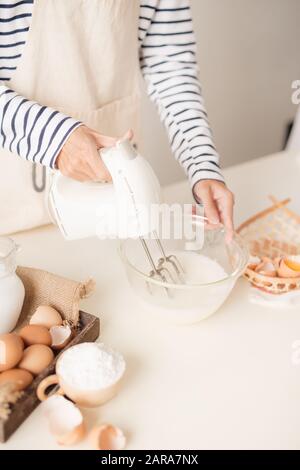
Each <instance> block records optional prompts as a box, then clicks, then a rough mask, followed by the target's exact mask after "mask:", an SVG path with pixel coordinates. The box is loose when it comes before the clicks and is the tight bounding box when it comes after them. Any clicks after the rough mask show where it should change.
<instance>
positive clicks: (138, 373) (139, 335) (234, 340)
mask: <svg viewBox="0 0 300 470" xmlns="http://www.w3.org/2000/svg"><path fill="white" fill-rule="evenodd" d="M224 173H225V177H226V180H227V182H228V185H229V186H230V187H231V188H232V190H233V191H234V192H235V194H236V220H237V222H238V223H239V222H241V221H242V220H245V219H246V218H248V217H249V216H250V215H251V214H253V213H254V212H256V211H257V210H259V209H262V208H264V207H266V206H267V205H268V200H267V196H268V195H269V194H273V195H275V196H276V197H278V198H285V197H287V196H291V197H292V198H293V202H292V205H291V207H293V208H294V209H296V210H298V212H299V213H300V185H299V182H300V157H299V158H297V157H295V156H291V155H287V154H277V155H273V156H269V157H265V158H261V159H257V160H254V161H251V162H248V163H244V164H242V165H237V166H234V167H232V168H229V169H227V170H226V171H225V172H224ZM165 196H166V200H167V201H169V202H171V201H173V202H189V201H190V200H191V197H190V191H189V188H188V185H187V183H186V182H183V183H179V184H175V185H172V186H169V187H167V188H166V190H165ZM14 238H15V239H16V240H17V241H18V242H19V243H20V244H21V245H22V251H21V253H20V257H19V262H20V264H24V265H31V266H34V267H38V268H43V269H46V270H49V271H52V272H55V273H57V274H60V275H63V276H67V277H70V278H74V279H77V280H84V279H86V278H88V277H90V276H92V277H93V278H94V279H95V280H96V281H97V290H96V293H95V294H94V295H93V296H92V297H90V298H89V299H87V300H85V301H84V302H83V303H82V309H84V310H86V311H88V312H91V313H93V314H96V315H99V317H100V319H101V340H102V341H104V342H105V343H107V344H109V345H111V346H113V347H115V348H117V349H119V350H120V351H121V352H122V353H123V354H124V355H125V358H126V360H127V364H128V370H127V374H126V379H125V382H124V385H123V389H122V391H121V393H120V394H119V395H118V396H117V397H116V398H115V399H113V400H112V401H111V402H110V403H108V404H106V405H104V406H103V407H101V408H98V409H94V410H90V411H88V412H85V416H86V418H87V422H88V425H89V426H91V425H92V424H95V423H102V422H111V423H114V424H116V425H118V426H120V427H121V428H122V429H123V430H124V431H125V433H126V434H127V436H128V446H127V448H128V449H216V448H218V449H248V448H249V449H266V448H273V449H292V448H296V449H300V432H299V426H300V425H299V423H300V366H296V365H294V364H293V363H292V360H291V356H292V344H293V342H294V341H295V340H298V339H300V312H299V311H295V310H286V311H285V310H284V309H279V310H277V309H272V308H270V307H267V308H266V307H261V306H255V305H253V304H251V303H249V301H248V297H247V295H248V285H247V283H246V281H245V280H243V279H241V280H239V281H238V283H237V285H236V287H235V289H234V291H233V293H232V294H231V296H230V298H229V299H228V301H227V302H226V303H225V305H224V306H223V307H222V308H221V309H220V310H219V311H218V312H217V313H216V314H215V315H213V316H212V317H210V318H208V319H207V320H204V321H203V322H201V323H198V324H196V325H193V326H184V327H182V326H172V325H166V324H164V323H161V322H159V321H157V320H156V319H155V320H154V319H153V318H152V317H151V316H149V314H146V313H145V312H144V311H143V308H141V307H140V306H139V305H138V304H137V301H136V298H135V297H134V295H133V294H132V292H131V290H130V288H129V286H128V284H127V280H126V278H125V274H124V271H123V268H122V266H121V262H120V260H119V258H118V255H117V253H116V250H115V247H116V244H115V242H114V241H101V242H100V241H98V240H96V239H95V240H89V241H88V242H86V241H76V242H66V241H64V240H63V238H62V236H61V235H60V233H59V232H58V230H57V229H56V228H55V227H44V228H41V229H38V230H33V231H30V232H27V233H22V234H18V235H16V236H15V237H14ZM87 447H88V444H87V442H83V443H81V444H79V445H77V446H75V448H76V449H77V448H78V449H82V448H87ZM57 448H61V447H59V446H58V445H56V443H55V441H54V438H53V436H51V435H50V434H49V432H48V430H47V427H46V424H45V421H44V419H43V416H42V413H41V409H40V407H39V408H37V409H36V411H35V412H34V413H33V414H32V415H31V416H30V417H29V418H28V419H27V420H26V422H25V423H24V424H23V425H22V426H21V427H20V428H19V429H18V430H17V432H16V433H15V434H14V435H13V436H12V437H11V438H10V439H9V441H8V442H7V443H6V444H2V445H0V450H4V449H57Z"/></svg>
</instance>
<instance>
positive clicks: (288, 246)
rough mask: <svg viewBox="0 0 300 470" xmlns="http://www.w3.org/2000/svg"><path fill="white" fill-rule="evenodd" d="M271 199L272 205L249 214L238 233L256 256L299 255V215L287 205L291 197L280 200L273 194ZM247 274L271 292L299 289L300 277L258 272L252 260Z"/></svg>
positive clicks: (281, 256)
mask: <svg viewBox="0 0 300 470" xmlns="http://www.w3.org/2000/svg"><path fill="white" fill-rule="evenodd" d="M270 199H271V201H272V202H273V204H272V206H270V207H268V208H267V209H265V210H263V211H261V212H259V213H257V214H255V215H254V216H252V217H250V218H249V219H248V220H246V221H245V222H244V223H243V224H242V225H240V226H239V227H238V229H237V232H238V233H239V235H240V236H241V237H242V238H243V240H244V242H245V243H246V245H247V247H248V250H249V252H250V254H251V255H252V256H253V257H258V258H260V259H263V258H269V259H271V260H275V259H276V258H284V257H287V256H295V255H300V216H299V215H297V214H296V213H294V212H293V211H291V210H290V209H289V208H288V207H286V206H287V204H288V203H289V202H290V199H285V200H283V201H277V200H276V198H274V197H273V196H271V197H270ZM244 276H245V278H246V279H248V281H249V282H251V284H252V285H253V286H255V287H257V288H258V289H261V290H263V291H266V292H269V293H271V294H284V293H286V292H290V291H294V290H297V289H300V277H290V278H288V277H285V278H283V277H279V276H277V277H273V276H267V275H265V274H262V273H258V272H256V271H255V266H253V265H251V263H250V264H249V265H248V266H247V268H246V271H245V273H244Z"/></svg>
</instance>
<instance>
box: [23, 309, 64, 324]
mask: <svg viewBox="0 0 300 470" xmlns="http://www.w3.org/2000/svg"><path fill="white" fill-rule="evenodd" d="M62 322H63V320H62V317H61V315H60V314H59V313H58V311H57V310H55V308H53V307H50V306H49V305H40V306H39V307H38V308H37V309H36V311H35V313H34V314H33V315H32V317H31V318H30V321H29V324H30V325H42V326H45V327H46V328H51V326H58V325H62Z"/></svg>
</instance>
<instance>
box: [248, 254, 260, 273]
mask: <svg viewBox="0 0 300 470" xmlns="http://www.w3.org/2000/svg"><path fill="white" fill-rule="evenodd" d="M260 263H261V259H260V258H259V257H258V256H252V255H251V256H250V259H249V264H248V268H249V269H252V270H253V271H255V269H256V267H257V266H258V265H259V264H260Z"/></svg>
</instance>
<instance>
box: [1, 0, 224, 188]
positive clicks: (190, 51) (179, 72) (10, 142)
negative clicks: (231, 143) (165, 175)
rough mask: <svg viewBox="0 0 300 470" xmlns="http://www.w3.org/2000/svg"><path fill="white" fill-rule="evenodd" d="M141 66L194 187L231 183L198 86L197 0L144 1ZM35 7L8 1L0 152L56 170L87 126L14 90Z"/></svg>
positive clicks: (4, 4)
mask: <svg viewBox="0 0 300 470" xmlns="http://www.w3.org/2000/svg"><path fill="white" fill-rule="evenodd" d="M140 2H141V4H140V16H139V27H138V31H137V34H138V37H139V46H140V48H139V49H140V67H141V71H142V74H143V76H144V78H145V80H146V83H147V90H148V94H149V96H150V98H151V99H152V100H153V101H154V102H155V103H156V105H157V108H158V111H159V115H160V118H161V120H162V122H163V123H164V125H165V126H166V129H167V132H168V136H169V140H170V145H171V148H172V151H173V153H174V156H175V158H176V159H177V160H178V162H179V163H180V164H181V165H182V167H183V169H184V171H185V173H186V175H187V177H188V178H189V181H190V183H191V186H194V184H195V183H196V182H197V181H199V180H201V179H216V180H220V181H223V177H222V174H221V172H220V168H219V156H218V153H217V151H216V149H215V145H214V143H213V139H212V133H211V129H210V126H209V122H208V119H207V114H206V110H205V106H204V102H203V97H202V93H201V87H200V83H199V80H198V67H197V61H196V41H195V35H194V31H193V24H192V16H191V10H190V2H189V0H140ZM33 9H34V0H19V1H17V0H0V145H1V146H2V148H4V149H7V150H10V151H11V152H14V153H17V154H18V155H19V156H20V157H21V158H25V159H27V160H29V161H32V162H35V163H41V164H43V165H46V166H49V167H51V168H55V161H56V157H57V156H58V154H59V152H60V150H61V148H62V146H63V145H64V143H65V141H66V140H67V138H68V137H69V135H70V134H71V132H73V131H74V130H75V129H76V128H77V127H78V126H80V125H81V123H80V122H78V121H76V120H74V119H72V118H71V117H69V116H65V115H63V114H62V113H60V112H58V111H56V110H54V109H51V108H49V107H46V106H43V104H42V103H35V102H33V101H30V100H28V99H26V98H25V97H23V96H20V95H19V94H17V93H16V92H14V90H12V89H10V88H9V82H10V80H11V78H12V77H13V73H14V71H15V70H16V69H17V67H18V63H19V60H20V58H21V56H22V53H23V50H24V48H25V47H26V38H27V34H28V31H29V29H30V25H31V18H32V12H33Z"/></svg>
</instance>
